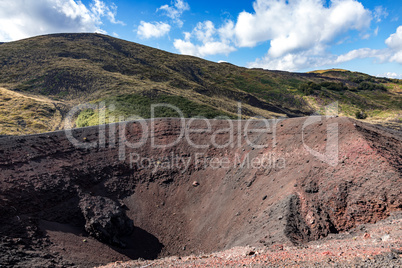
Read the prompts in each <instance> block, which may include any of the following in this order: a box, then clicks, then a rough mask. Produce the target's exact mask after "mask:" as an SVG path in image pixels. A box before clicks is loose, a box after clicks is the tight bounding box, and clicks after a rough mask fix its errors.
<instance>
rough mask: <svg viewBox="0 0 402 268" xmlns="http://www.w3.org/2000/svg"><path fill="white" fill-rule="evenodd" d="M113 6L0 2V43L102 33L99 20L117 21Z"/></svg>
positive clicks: (61, 0)
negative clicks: (31, 37)
mask: <svg viewBox="0 0 402 268" xmlns="http://www.w3.org/2000/svg"><path fill="white" fill-rule="evenodd" d="M116 11H117V7H116V5H111V6H108V5H106V4H105V3H104V2H102V1H100V0H94V1H93V2H92V3H91V4H90V7H89V8H88V7H87V6H85V5H84V4H83V3H82V2H81V1H76V0H36V1H24V0H14V1H0V41H12V40H18V39H22V38H27V37H30V36H35V35H40V34H50V33H60V32H103V33H105V31H104V30H102V29H101V28H100V26H101V25H102V18H104V17H105V18H107V19H108V20H109V21H110V22H112V23H119V24H124V23H123V22H121V21H118V20H116V18H115V16H116Z"/></svg>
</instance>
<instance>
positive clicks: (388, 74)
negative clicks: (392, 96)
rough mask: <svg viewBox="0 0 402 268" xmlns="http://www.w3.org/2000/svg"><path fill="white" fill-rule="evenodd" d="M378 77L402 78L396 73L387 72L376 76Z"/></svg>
mask: <svg viewBox="0 0 402 268" xmlns="http://www.w3.org/2000/svg"><path fill="white" fill-rule="evenodd" d="M376 76H377V77H388V78H398V79H399V78H402V74H399V75H398V74H397V73H395V72H387V73H383V74H378V75H376Z"/></svg>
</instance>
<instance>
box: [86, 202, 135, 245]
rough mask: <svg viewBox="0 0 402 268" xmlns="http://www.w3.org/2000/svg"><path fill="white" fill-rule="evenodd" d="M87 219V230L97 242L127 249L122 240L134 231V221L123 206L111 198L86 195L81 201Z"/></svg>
mask: <svg viewBox="0 0 402 268" xmlns="http://www.w3.org/2000/svg"><path fill="white" fill-rule="evenodd" d="M80 208H81V211H82V214H83V215H84V218H85V221H86V223H85V230H86V231H87V232H88V233H89V234H90V235H91V236H93V237H95V238H96V239H97V240H99V241H101V242H104V243H108V244H111V245H116V246H120V247H125V244H124V243H123V242H122V241H121V240H120V238H121V237H122V236H125V235H130V234H131V233H132V231H133V230H134V225H133V221H132V220H131V219H130V218H128V217H127V215H126V213H125V211H124V210H123V209H122V208H121V205H120V204H119V203H117V202H115V201H113V200H112V199H110V198H107V197H101V196H90V195H85V196H83V197H82V198H81V200H80Z"/></svg>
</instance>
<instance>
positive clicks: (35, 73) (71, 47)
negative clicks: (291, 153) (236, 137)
mask: <svg viewBox="0 0 402 268" xmlns="http://www.w3.org/2000/svg"><path fill="white" fill-rule="evenodd" d="M401 92H402V82H401V80H397V79H388V78H378V77H372V76H369V75H366V74H362V73H357V72H350V71H345V70H339V69H334V70H326V71H317V72H313V73H289V72H280V71H268V70H262V69H248V68H242V67H237V66H234V65H232V64H230V63H215V62H210V61H206V60H203V59H199V58H196V57H191V56H184V55H176V54H172V53H168V52H165V51H161V50H158V49H154V48H151V47H147V46H143V45H140V44H136V43H132V42H128V41H124V40H121V39H117V38H113V37H110V36H106V35H102V34H53V35H46V36H38V37H33V38H29V39H24V40H20V41H16V42H9V43H3V44H1V45H0V101H1V104H2V105H1V106H0V135H23V134H33V133H43V132H47V131H54V130H57V129H62V128H63V125H64V118H65V117H66V115H67V113H68V112H69V111H70V110H71V108H72V107H74V106H76V105H79V104H83V103H88V102H89V103H92V104H99V103H104V105H105V107H106V110H105V114H106V117H107V118H106V122H114V121H118V119H119V117H123V118H124V120H127V119H128V118H130V117H133V116H135V117H142V118H150V117H151V111H150V105H151V104H157V103H168V104H172V105H174V106H176V107H178V108H179V109H180V110H181V111H182V112H183V115H184V117H187V118H190V117H193V116H204V117H206V118H215V117H217V116H226V117H230V118H234V117H235V118H237V111H238V103H239V102H241V103H242V118H243V119H247V118H250V117H261V116H262V117H265V118H274V117H276V118H278V117H295V116H306V115H310V114H312V113H314V112H316V111H320V110H321V109H322V107H324V106H326V105H328V104H330V103H333V102H335V101H338V102H339V112H340V115H345V116H349V117H353V118H355V117H356V116H357V117H358V118H366V117H367V120H370V121H373V122H374V121H375V122H376V123H381V124H383V125H384V124H386V125H389V126H391V127H395V128H400V114H401V110H402V107H401V103H402V95H401ZM111 106H113V107H114V109H111V108H110V107H111ZM156 116H157V117H178V116H179V115H178V113H177V112H175V111H171V110H166V109H165V110H159V111H156ZM73 119H74V124H75V125H76V126H78V127H85V126H91V125H97V124H99V111H97V110H96V111H93V110H82V111H79V113H77V114H76V115H75V117H74V118H73Z"/></svg>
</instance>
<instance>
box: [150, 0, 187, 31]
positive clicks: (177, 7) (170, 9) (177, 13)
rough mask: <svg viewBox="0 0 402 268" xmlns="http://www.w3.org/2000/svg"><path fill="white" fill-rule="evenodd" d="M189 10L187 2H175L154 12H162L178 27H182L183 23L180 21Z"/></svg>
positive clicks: (180, 0) (176, 0)
mask: <svg viewBox="0 0 402 268" xmlns="http://www.w3.org/2000/svg"><path fill="white" fill-rule="evenodd" d="M187 10H190V6H189V4H188V3H187V2H184V1H183V0H175V1H174V2H172V5H170V6H169V5H163V6H161V7H160V8H158V9H157V10H156V11H163V12H164V13H165V14H166V16H168V17H169V18H171V19H173V20H174V21H175V22H176V23H177V24H178V25H179V27H182V26H183V21H182V20H181V19H180V17H181V15H182V14H183V12H184V11H187Z"/></svg>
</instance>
